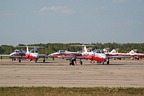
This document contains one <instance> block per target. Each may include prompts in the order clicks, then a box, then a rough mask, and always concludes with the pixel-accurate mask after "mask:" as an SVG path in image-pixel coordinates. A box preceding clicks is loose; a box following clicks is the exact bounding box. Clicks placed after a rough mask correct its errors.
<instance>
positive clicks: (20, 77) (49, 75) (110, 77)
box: [0, 59, 144, 87]
mask: <svg viewBox="0 0 144 96" xmlns="http://www.w3.org/2000/svg"><path fill="white" fill-rule="evenodd" d="M68 63H69V61H66V60H63V59H56V60H54V61H53V60H49V59H48V61H47V62H46V63H41V62H39V63H34V62H33V61H31V62H29V61H22V63H18V61H11V60H10V59H0V87H2V86H3V87H13V86H20V87H21V86H26V87H30V86H46V87H49V86H50V87H62V86H63V87H144V61H143V60H139V61H134V60H112V61H111V62H110V65H102V64H95V63H94V64H91V63H90V62H89V61H87V60H84V61H83V63H84V64H83V65H80V64H77V65H75V66H70V65H69V64H68Z"/></svg>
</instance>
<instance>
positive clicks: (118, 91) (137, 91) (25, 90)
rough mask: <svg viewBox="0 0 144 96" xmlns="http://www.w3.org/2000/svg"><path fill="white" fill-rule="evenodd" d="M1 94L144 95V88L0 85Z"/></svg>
mask: <svg viewBox="0 0 144 96" xmlns="http://www.w3.org/2000/svg"><path fill="white" fill-rule="evenodd" d="M0 96H144V88H108V87H95V88H80V87H79V88H77V87H76V88H66V87H55V88H54V87H0Z"/></svg>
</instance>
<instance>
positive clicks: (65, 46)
mask: <svg viewBox="0 0 144 96" xmlns="http://www.w3.org/2000/svg"><path fill="white" fill-rule="evenodd" d="M78 45H83V44H82V43H47V44H42V43H40V44H29V45H27V46H39V48H38V50H39V53H41V54H50V53H53V52H56V51H58V50H70V51H79V50H82V46H78ZM86 45H88V46H87V48H91V49H103V48H107V49H108V50H109V51H111V50H112V49H117V50H118V52H129V51H130V50H136V51H138V52H140V53H144V43H91V44H86ZM18 46H25V44H19V45H18ZM15 49H19V50H26V48H24V47H15V46H12V45H1V46H0V54H10V53H11V52H13V51H14V50H15Z"/></svg>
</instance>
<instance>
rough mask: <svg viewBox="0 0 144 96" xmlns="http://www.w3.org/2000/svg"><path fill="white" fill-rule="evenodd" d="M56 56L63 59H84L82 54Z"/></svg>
mask: <svg viewBox="0 0 144 96" xmlns="http://www.w3.org/2000/svg"><path fill="white" fill-rule="evenodd" d="M58 58H64V59H72V58H76V59H85V57H84V56H58Z"/></svg>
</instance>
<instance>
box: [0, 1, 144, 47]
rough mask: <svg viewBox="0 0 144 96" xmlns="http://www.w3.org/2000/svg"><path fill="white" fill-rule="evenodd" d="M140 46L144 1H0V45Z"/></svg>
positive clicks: (143, 23) (142, 38)
mask: <svg viewBox="0 0 144 96" xmlns="http://www.w3.org/2000/svg"><path fill="white" fill-rule="evenodd" d="M97 42H98V43H113V42H116V43H144V0H0V45H18V44H39V43H44V44H47V43H97Z"/></svg>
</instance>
